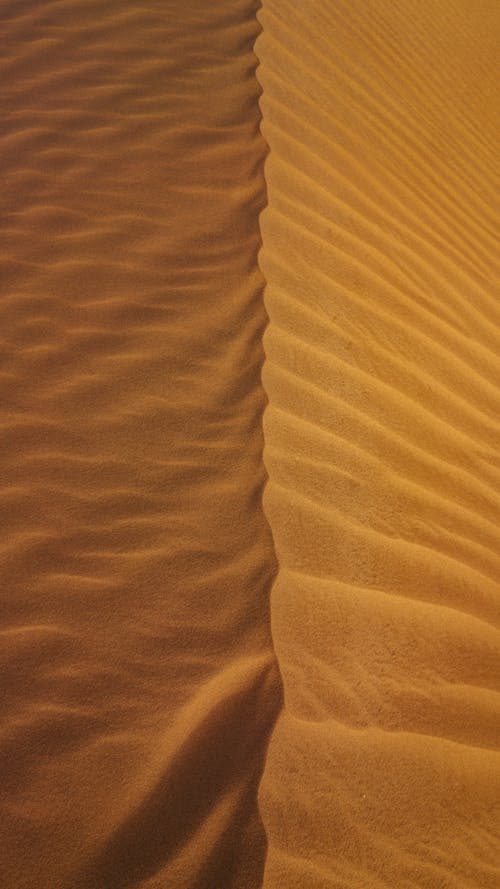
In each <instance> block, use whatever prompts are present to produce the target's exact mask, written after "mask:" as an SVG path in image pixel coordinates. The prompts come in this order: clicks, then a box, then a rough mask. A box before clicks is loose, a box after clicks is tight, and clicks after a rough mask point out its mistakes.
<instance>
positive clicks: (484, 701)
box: [256, 0, 500, 889]
mask: <svg viewBox="0 0 500 889" xmlns="http://www.w3.org/2000/svg"><path fill="white" fill-rule="evenodd" d="M259 19H260V21H261V24H262V26H263V32H262V35H261V36H260V37H259V38H258V41H257V44H256V52H257V55H258V57H259V60H260V63H261V65H260V67H259V69H258V72H257V74H258V78H259V80H260V82H261V84H262V86H263V97H262V100H261V106H262V111H263V132H264V135H265V138H266V140H267V142H268V144H269V148H270V154H269V157H268V160H267V161H266V167H265V173H266V181H267V188H268V204H269V207H268V209H267V210H266V211H265V213H264V214H263V216H262V220H261V228H262V236H263V244H264V248H263V251H262V254H261V257H260V265H261V268H262V270H263V272H264V276H265V278H266V280H267V287H266V292H265V294H266V308H267V311H268V313H269V316H270V325H269V328H268V330H267V331H266V334H265V337H264V346H265V351H266V356H267V361H266V364H265V368H264V383H265V388H266V391H267V394H268V397H269V402H270V405H269V408H268V410H267V411H266V414H265V440H266V449H265V462H266V466H267V469H268V472H269V475H270V482H269V485H268V487H267V489H266V499H265V506H266V512H267V515H268V518H269V520H270V523H271V527H272V530H273V535H274V538H275V543H276V551H277V557H278V562H279V575H278V579H277V582H276V585H275V586H274V589H273V593H272V602H271V617H272V633H273V640H274V645H275V649H276V654H277V657H278V661H279V664H280V668H281V671H282V674H283V681H284V691H285V705H284V709H283V712H282V714H281V716H280V718H279V721H278V725H277V728H276V730H275V732H274V735H273V737H272V741H271V745H270V748H269V751H268V756H267V760H266V768H265V772H264V778H263V782H262V787H261V792H260V802H261V811H262V813H263V818H264V825H265V828H266V831H267V834H268V840H269V850H268V856H267V864H266V871H265V879H264V886H265V887H266V889H277V887H286V889H292V887H293V889H295V887H296V889H304V887H307V889H326V887H331V889H333V887H335V889H372V887H373V889H387V887H391V889H392V887H393V889H424V887H425V889H487V887H488V889H498V886H500V657H499V655H500V633H499V618H500V523H499V519H500V388H499V383H500V287H499V283H500V282H499V275H498V272H499V249H498V248H499V238H498V235H499V232H500V228H499V224H498V223H499V215H498V210H499V206H498V184H499V182H498V179H499V177H498V172H499V170H498V144H499V138H500V126H499V123H500V120H499V111H500V102H499V92H498V90H499V87H498V84H499V82H500V64H499V60H500V54H499V44H500V41H499V35H500V6H499V4H498V3H496V2H480V3H473V2H469V0H467V2H464V0H461V2H454V0H421V2H418V3H414V2H400V0H335V2H334V3H330V2H328V0H304V2H301V3H300V4H299V3H296V2H293V0H265V3H264V7H263V10H262V12H260V13H259Z"/></svg>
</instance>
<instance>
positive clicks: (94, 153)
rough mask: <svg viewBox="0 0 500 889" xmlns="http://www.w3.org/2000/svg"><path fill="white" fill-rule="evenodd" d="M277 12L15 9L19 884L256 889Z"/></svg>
mask: <svg viewBox="0 0 500 889" xmlns="http://www.w3.org/2000/svg"><path fill="white" fill-rule="evenodd" d="M255 10H256V6H255V4H254V3H253V2H250V3H249V2H246V0H244V2H239V0H237V2H233V0H232V2H224V0H223V2H221V3H217V4H216V6H215V7H211V5H210V4H205V3H202V2H193V3H190V4H188V5H187V7H186V5H185V4H182V3H178V2H167V3H158V2H146V3H143V2H126V3H122V2H120V3H118V2H107V3H96V2H94V3H89V2H85V3H83V2H76V0H70V2H64V3H63V2H43V3H35V2H22V3H20V2H19V3H18V2H12V3H3V4H2V5H1V15H2V20H3V21H2V33H3V35H4V36H3V40H2V42H3V47H4V50H5V52H4V57H3V62H2V86H1V88H0V89H1V93H2V114H3V134H2V140H1V143H0V157H1V165H2V172H3V176H4V177H5V178H4V196H5V200H6V205H5V209H4V212H3V216H2V222H1V229H2V230H1V236H2V244H3V246H2V252H3V259H4V264H3V270H2V276H3V277H2V282H3V296H2V302H1V309H0V311H1V322H0V325H1V328H0V329H1V336H2V357H3V363H2V384H3V394H2V408H1V416H0V422H1V426H2V446H1V447H2V450H1V460H2V468H3V473H2V475H3V479H2V499H3V510H2V520H1V521H2V541H1V559H2V574H1V585H2V590H3V609H4V611H3V618H2V634H1V635H2V649H3V653H4V654H3V658H4V667H3V674H2V691H3V721H2V730H1V735H0V750H1V756H2V785H3V786H2V801H3V807H2V815H1V819H0V824H1V828H0V833H1V853H0V859H1V869H0V870H1V875H0V884H1V886H2V889H35V887H37V889H40V887H43V889H73V887H85V889H87V887H92V889H94V887H95V889H111V887H123V889H125V887H131V886H134V887H136V886H141V887H142V886H143V887H146V886H147V887H151V889H153V887H154V889H157V887H162V889H163V887H169V889H170V887H172V889H174V887H180V889H182V887H192V886H199V887H209V889H212V887H215V886H237V887H254V886H258V885H260V884H261V879H262V869H263V863H264V855H265V836H264V833H263V830H262V825H261V821H260V817H259V815H258V811H257V805H256V786H257V782H258V779H259V776H260V773H261V769H262V759H263V754H264V750H265V743H266V739H267V735H268V732H269V728H270V726H271V724H272V722H273V719H274V715H275V712H276V709H277V707H278V706H279V684H278V682H277V673H276V669H275V666H274V658H273V653H272V649H271V644H270V635H269V620H268V591H269V585H270V581H271V578H272V576H273V573H274V553H273V548H272V543H271V537H270V532H269V529H268V526H267V523H266V522H265V520H264V517H263V514H262V507H261V497H260V492H261V488H262V485H263V481H264V470H263V465H262V459H261V452H262V426H261V420H260V418H261V413H262V409H263V405H264V396H263V390H262V386H261V382H260V369H261V363H262V357H263V355H262V331H263V327H264V324H265V321H266V318H265V313H264V309H263V303H262V286H263V279H262V275H261V273H260V272H259V270H258V267H257V262H256V256H257V251H258V248H259V246H260V236H259V228H258V216H259V213H260V210H261V209H262V206H263V202H264V181H263V174H262V162H263V158H264V154H265V144H264V141H263V139H262V136H261V135H260V131H259V121H260V112H259V107H258V96H259V93H260V89H259V85H258V83H257V81H256V79H255V75H254V70H255V66H256V64H257V60H256V57H255V56H254V54H253V44H254V41H255V37H256V34H257V32H258V30H259V25H258V23H257V20H256V18H255ZM242 726H244V730H242Z"/></svg>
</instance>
